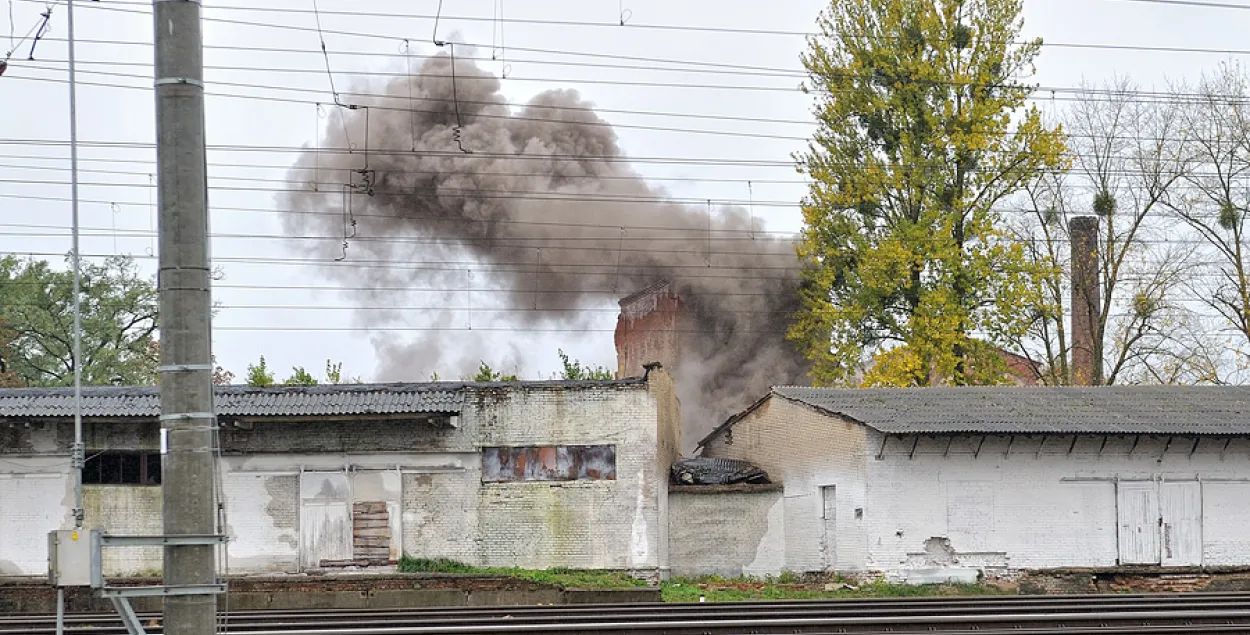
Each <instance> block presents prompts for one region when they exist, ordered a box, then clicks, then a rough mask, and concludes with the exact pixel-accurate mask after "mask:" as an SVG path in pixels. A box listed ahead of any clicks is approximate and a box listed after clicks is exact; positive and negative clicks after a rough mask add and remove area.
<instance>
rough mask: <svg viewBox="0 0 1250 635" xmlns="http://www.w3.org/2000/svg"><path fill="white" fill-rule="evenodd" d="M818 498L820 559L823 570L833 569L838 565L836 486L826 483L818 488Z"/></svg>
mask: <svg viewBox="0 0 1250 635" xmlns="http://www.w3.org/2000/svg"><path fill="white" fill-rule="evenodd" d="M820 499H821V514H820V518H821V523H822V524H823V531H822V533H821V539H820V560H821V565H823V567H824V569H825V571H833V570H834V569H835V568H837V566H838V550H837V541H838V532H837V525H836V521H837V503H836V499H837V487H836V486H834V485H827V486H825V487H822V488H820Z"/></svg>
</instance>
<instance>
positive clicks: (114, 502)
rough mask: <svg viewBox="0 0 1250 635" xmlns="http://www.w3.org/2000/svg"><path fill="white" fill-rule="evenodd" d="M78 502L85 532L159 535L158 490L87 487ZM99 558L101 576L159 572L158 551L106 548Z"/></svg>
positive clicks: (123, 487)
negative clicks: (101, 530)
mask: <svg viewBox="0 0 1250 635" xmlns="http://www.w3.org/2000/svg"><path fill="white" fill-rule="evenodd" d="M82 502H83V505H82V506H83V527H85V528H87V529H103V530H104V531H105V533H109V534H116V535H122V536H126V535H131V536H135V535H143V536H152V535H157V534H160V533H162V531H163V523H162V520H161V508H162V505H161V488H160V487H131V486H126V485H96V486H91V485H88V486H85V487H83V492H82ZM44 550H45V551H46V550H47V549H46V547H45V549H44ZM101 555H102V556H103V566H104V575H105V576H119V577H120V576H133V575H157V574H158V573H159V572H160V571H161V561H162V558H163V553H162V550H161V548H160V547H108V548H106V549H104V550H103V552H102V554H101Z"/></svg>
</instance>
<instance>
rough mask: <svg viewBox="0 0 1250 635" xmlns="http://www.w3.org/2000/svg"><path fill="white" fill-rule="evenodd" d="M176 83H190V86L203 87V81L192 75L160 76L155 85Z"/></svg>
mask: <svg viewBox="0 0 1250 635" xmlns="http://www.w3.org/2000/svg"><path fill="white" fill-rule="evenodd" d="M177 84H190V85H192V86H199V87H200V88H203V87H204V82H202V81H200V80H198V79H195V78H194V77H161V78H158V79H157V80H156V85H157V86H170V85H177Z"/></svg>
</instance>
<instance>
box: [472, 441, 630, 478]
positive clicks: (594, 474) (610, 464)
mask: <svg viewBox="0 0 1250 635" xmlns="http://www.w3.org/2000/svg"><path fill="white" fill-rule="evenodd" d="M614 480H616V447H615V446H611V445H548V446H525V447H510V448H509V447H503V448H482V481H484V482H486V483H506V482H517V481H614Z"/></svg>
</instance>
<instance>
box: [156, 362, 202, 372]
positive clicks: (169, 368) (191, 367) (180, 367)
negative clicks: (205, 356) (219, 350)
mask: <svg viewBox="0 0 1250 635" xmlns="http://www.w3.org/2000/svg"><path fill="white" fill-rule="evenodd" d="M197 370H207V371H210V372H211V371H212V370H213V365H212V364H169V365H166V366H157V367H156V372H158V373H185V372H191V371H197Z"/></svg>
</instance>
